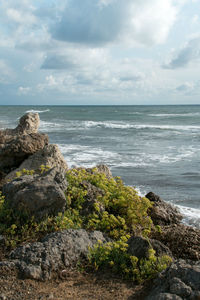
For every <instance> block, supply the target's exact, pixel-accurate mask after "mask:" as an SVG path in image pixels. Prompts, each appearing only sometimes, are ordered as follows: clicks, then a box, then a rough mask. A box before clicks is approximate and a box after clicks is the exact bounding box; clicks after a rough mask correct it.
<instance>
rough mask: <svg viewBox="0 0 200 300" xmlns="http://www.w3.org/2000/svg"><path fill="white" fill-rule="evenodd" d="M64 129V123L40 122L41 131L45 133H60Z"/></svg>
mask: <svg viewBox="0 0 200 300" xmlns="http://www.w3.org/2000/svg"><path fill="white" fill-rule="evenodd" d="M63 127H64V124H62V123H56V122H46V121H42V120H40V130H42V131H43V132H51V131H60V130H62V128H63Z"/></svg>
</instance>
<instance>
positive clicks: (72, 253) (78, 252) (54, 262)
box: [10, 229, 108, 280]
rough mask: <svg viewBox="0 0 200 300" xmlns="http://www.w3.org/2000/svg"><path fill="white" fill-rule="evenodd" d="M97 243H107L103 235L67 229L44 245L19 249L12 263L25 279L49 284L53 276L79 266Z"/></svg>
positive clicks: (57, 233) (12, 257)
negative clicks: (55, 273) (79, 262)
mask: <svg viewBox="0 0 200 300" xmlns="http://www.w3.org/2000/svg"><path fill="white" fill-rule="evenodd" d="M98 241H102V242H106V241H108V240H107V239H106V237H105V236H104V235H103V234H102V233H101V232H100V231H93V232H87V231H86V230H84V229H79V230H75V229H68V230H64V231H62V232H56V233H51V234H49V235H47V236H46V237H45V238H44V239H42V240H41V242H35V243H29V244H27V245H24V246H21V247H18V248H17V249H15V250H13V251H12V252H11V254H10V259H11V260H12V262H14V263H15V265H16V266H17V267H18V268H19V270H20V272H21V274H22V276H23V278H32V279H38V280H46V279H50V278H51V277H52V273H53V272H58V271H61V270H63V269H65V268H69V267H74V266H76V264H77V262H78V261H80V260H81V259H84V258H86V257H87V254H88V252H89V248H88V247H93V246H94V245H95V244H96V243H97V242H98Z"/></svg>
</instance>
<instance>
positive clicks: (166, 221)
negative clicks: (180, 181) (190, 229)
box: [145, 192, 183, 225]
mask: <svg viewBox="0 0 200 300" xmlns="http://www.w3.org/2000/svg"><path fill="white" fill-rule="evenodd" d="M145 197H146V198H148V199H149V200H150V201H151V202H153V206H152V208H151V209H150V210H149V215H150V217H151V219H152V221H153V223H154V225H170V224H180V222H181V220H182V218H183V216H182V215H181V213H180V212H179V210H178V209H177V208H176V207H174V206H172V205H171V204H169V203H167V202H165V201H163V200H162V199H161V198H160V197H159V196H157V195H156V194H154V193H153V192H150V193H148V194H147V195H146V196H145Z"/></svg>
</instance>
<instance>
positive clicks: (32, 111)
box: [26, 109, 50, 114]
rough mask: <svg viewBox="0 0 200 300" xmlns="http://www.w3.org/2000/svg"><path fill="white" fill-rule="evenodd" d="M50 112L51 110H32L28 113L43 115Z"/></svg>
mask: <svg viewBox="0 0 200 300" xmlns="http://www.w3.org/2000/svg"><path fill="white" fill-rule="evenodd" d="M49 111H50V109H45V110H35V109H31V110H27V111H26V113H39V114H42V113H45V112H49Z"/></svg>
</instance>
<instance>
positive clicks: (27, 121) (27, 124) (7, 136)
mask: <svg viewBox="0 0 200 300" xmlns="http://www.w3.org/2000/svg"><path fill="white" fill-rule="evenodd" d="M39 125H40V118H39V115H38V113H27V114H25V115H23V116H22V117H21V118H20V120H19V124H18V126H17V127H16V128H15V129H4V130H0V144H5V143H7V142H9V141H10V140H11V139H12V137H14V136H16V135H26V134H31V133H37V132H38V128H39Z"/></svg>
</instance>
